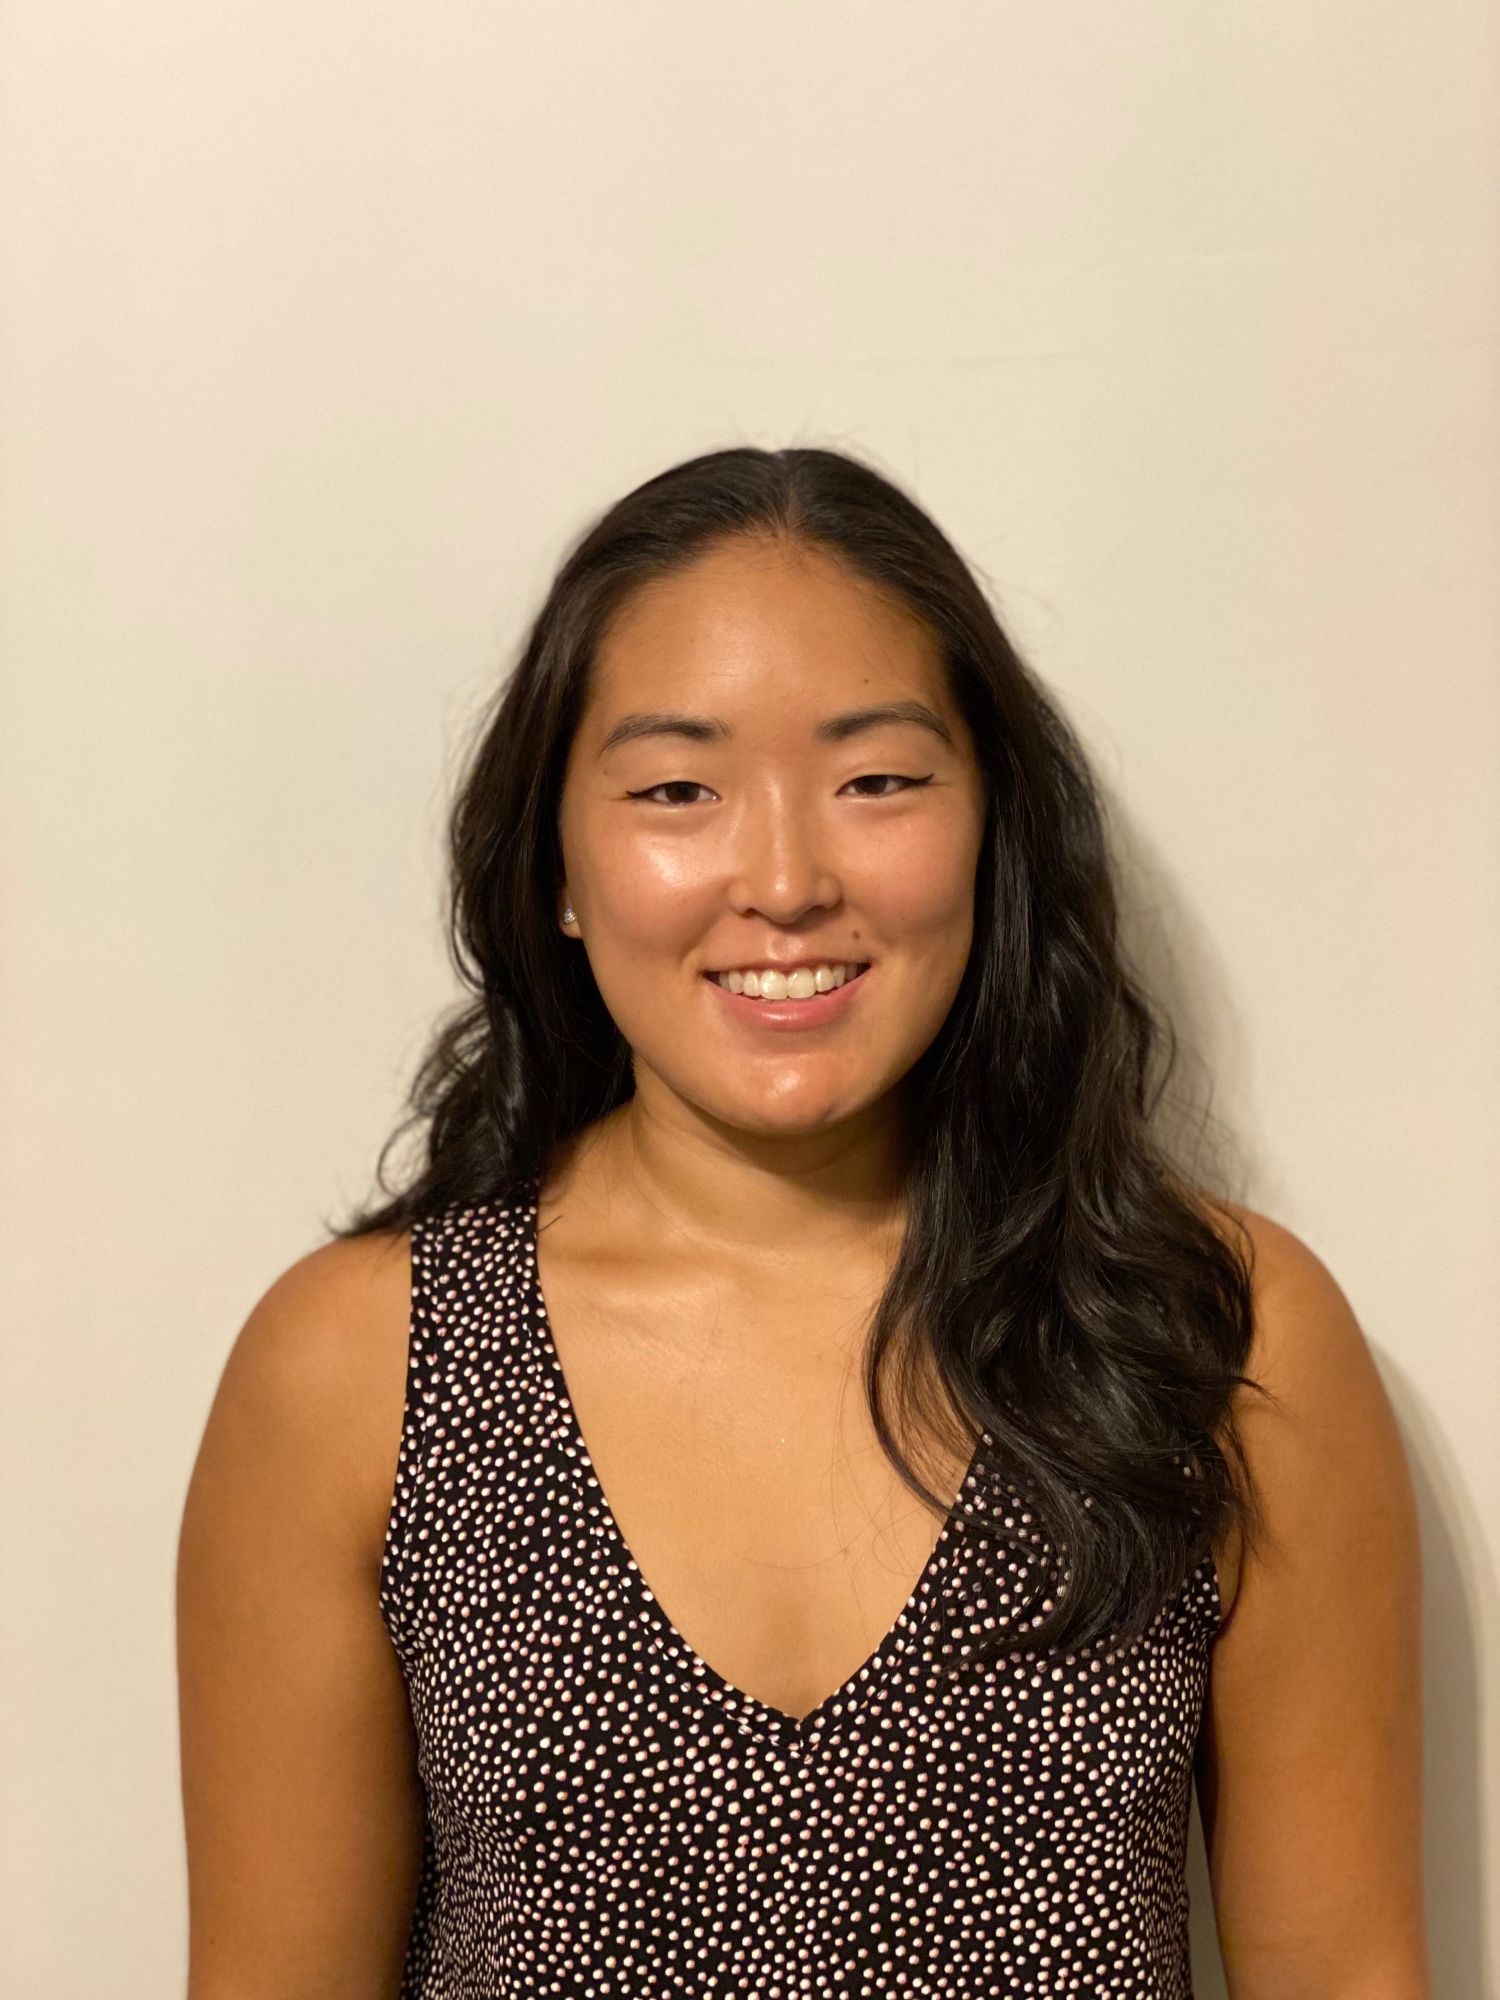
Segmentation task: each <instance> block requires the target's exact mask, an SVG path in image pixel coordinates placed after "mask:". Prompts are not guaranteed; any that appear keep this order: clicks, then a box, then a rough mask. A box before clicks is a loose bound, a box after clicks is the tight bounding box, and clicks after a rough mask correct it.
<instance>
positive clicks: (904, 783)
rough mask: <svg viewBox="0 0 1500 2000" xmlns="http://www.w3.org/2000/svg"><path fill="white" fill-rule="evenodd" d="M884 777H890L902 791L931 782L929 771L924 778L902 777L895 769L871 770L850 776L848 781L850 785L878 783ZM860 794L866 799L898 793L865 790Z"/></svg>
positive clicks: (880, 797)
mask: <svg viewBox="0 0 1500 2000" xmlns="http://www.w3.org/2000/svg"><path fill="white" fill-rule="evenodd" d="M885 778H889V779H891V780H892V781H893V783H895V784H897V785H899V786H900V787H901V790H902V791H904V792H911V791H915V790H916V789H917V787H918V786H919V785H930V784H931V783H932V773H931V772H929V773H928V774H927V776H926V777H925V778H903V777H900V776H899V775H898V774H897V773H896V772H895V771H871V772H870V773H869V774H868V775H867V776H866V777H863V778H851V779H850V780H849V782H850V784H851V785H871V784H879V783H880V782H881V781H882V780H883V779H885ZM861 796H862V797H864V798H867V799H871V798H874V799H893V798H896V797H897V796H898V794H897V793H895V792H865V793H863V794H862V795H861Z"/></svg>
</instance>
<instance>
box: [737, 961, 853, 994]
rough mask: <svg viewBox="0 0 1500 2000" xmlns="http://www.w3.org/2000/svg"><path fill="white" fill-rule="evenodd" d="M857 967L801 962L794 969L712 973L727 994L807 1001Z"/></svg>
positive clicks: (753, 969) (837, 982)
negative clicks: (785, 970) (726, 989)
mask: <svg viewBox="0 0 1500 2000" xmlns="http://www.w3.org/2000/svg"><path fill="white" fill-rule="evenodd" d="M858 970H859V967H858V965H856V964H851V965H818V966H812V965H801V966H798V968H797V970H796V971H795V972H775V971H773V970H772V969H771V968H770V967H769V966H767V967H766V969H765V970H764V971H760V970H758V969H757V968H756V967H753V966H752V967H750V968H749V969H748V970H745V971H735V972H716V973H715V974H714V978H715V979H716V980H717V981H718V983H719V985H720V986H727V987H728V989H729V991H730V992H731V993H743V994H745V995H746V996H747V997H748V998H749V999H751V1000H810V999H811V998H812V996H813V994H814V993H831V992H832V991H833V989H834V987H836V986H842V985H843V983H844V981H845V980H846V979H852V978H853V977H854V975H855V973H856V972H858Z"/></svg>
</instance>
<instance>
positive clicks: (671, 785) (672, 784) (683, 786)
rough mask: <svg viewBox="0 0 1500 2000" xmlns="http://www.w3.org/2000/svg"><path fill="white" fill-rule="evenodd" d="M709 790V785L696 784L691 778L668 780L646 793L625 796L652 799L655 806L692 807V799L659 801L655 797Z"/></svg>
mask: <svg viewBox="0 0 1500 2000" xmlns="http://www.w3.org/2000/svg"><path fill="white" fill-rule="evenodd" d="M707 790H708V787H707V785H700V784H696V783H695V782H694V781H693V779H691V778H668V779H667V781H666V783H665V784H661V785H652V786H651V787H650V789H649V790H648V791H644V792H627V793H626V794H625V796H626V798H627V799H650V800H651V803H652V804H653V805H657V804H660V805H664V806H668V805H691V804H692V803H693V801H692V800H691V799H661V800H658V799H657V798H656V796H655V795H656V793H657V792H706V791H707Z"/></svg>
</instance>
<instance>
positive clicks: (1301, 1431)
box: [1202, 1197, 1410, 1619]
mask: <svg viewBox="0 0 1500 2000" xmlns="http://www.w3.org/2000/svg"><path fill="white" fill-rule="evenodd" d="M1202 1201H1203V1205H1204V1208H1205V1211H1206V1212H1207V1213H1208V1215H1209V1219H1210V1220H1211V1221H1212V1222H1213V1223H1214V1225H1215V1226H1216V1227H1217V1228H1218V1229H1219V1230H1220V1232H1221V1233H1222V1234H1223V1235H1224V1237H1225V1240H1226V1241H1230V1242H1233V1243H1234V1244H1235V1245H1236V1247H1237V1248H1238V1249H1240V1250H1241V1252H1242V1253H1244V1254H1246V1255H1247V1258H1248V1262H1249V1266H1250V1272H1251V1293H1252V1302H1253V1334H1252V1340H1251V1348H1250V1355H1249V1359H1248V1360H1247V1362H1246V1363H1245V1368H1244V1372H1245V1373H1246V1374H1247V1375H1249V1376H1250V1377H1251V1379H1252V1380H1253V1381H1254V1382H1256V1383H1258V1384H1259V1385H1260V1388H1261V1390H1263V1391H1264V1392H1265V1393H1264V1394H1263V1395H1262V1394H1257V1393H1256V1392H1255V1391H1254V1390H1247V1391H1242V1392H1241V1395H1240V1397H1239V1399H1238V1401H1237V1404H1236V1416H1237V1419H1238V1422H1239V1427H1240V1433H1241V1437H1242V1441H1243V1444H1244V1448H1245V1456H1246V1461H1247V1464H1248V1466H1249V1468H1250V1471H1251V1474H1252V1476H1253V1478H1254V1480H1255V1482H1256V1487H1257V1491H1258V1495H1259V1498H1260V1500H1261V1504H1262V1510H1263V1517H1264V1545H1263V1547H1261V1548H1260V1549H1258V1550H1257V1551H1255V1552H1254V1553H1253V1554H1252V1555H1251V1556H1250V1558H1249V1560H1251V1561H1254V1562H1256V1563H1259V1564H1264V1565H1266V1566H1268V1567H1269V1568H1271V1569H1274V1568H1275V1566H1276V1564H1277V1562H1278V1551H1282V1552H1284V1551H1285V1548H1286V1546H1287V1545H1288V1544H1289V1543H1297V1542H1300V1543H1301V1545H1302V1546H1304V1547H1305V1546H1309V1545H1315V1544H1316V1543H1317V1541H1318V1540H1320V1539H1321V1538H1322V1536H1323V1535H1326V1533H1327V1532H1328V1531H1329V1529H1330V1528H1331V1527H1333V1526H1334V1525H1335V1524H1336V1523H1337V1522H1338V1521H1339V1520H1340V1519H1342V1520H1344V1521H1345V1522H1346V1523H1347V1532H1348V1534H1349V1536H1350V1537H1351V1538H1357V1537H1364V1536H1367V1535H1368V1534H1369V1533H1370V1532H1371V1531H1372V1529H1376V1528H1378V1526H1379V1524H1380V1523H1381V1522H1382V1521H1386V1517H1387V1516H1390V1519H1389V1520H1388V1521H1386V1525H1387V1527H1388V1528H1389V1530H1390V1531H1391V1532H1392V1533H1393V1534H1401V1535H1404V1534H1405V1533H1406V1531H1407V1528H1408V1524H1409V1522H1408V1517H1409V1513H1410V1506H1409V1478H1408V1472H1407V1466H1406V1460H1405V1455H1404V1451H1403V1447H1402V1444H1401V1439H1400V1435H1399V1432H1398V1430H1397V1426H1396V1421H1395V1417H1394V1413H1393V1411H1392V1409H1391V1405H1390V1402H1389V1399H1388V1397H1387V1394H1386V1391H1385V1387H1384V1384H1383V1382H1382V1379H1381V1376H1380V1371H1379V1367H1378V1365H1377V1363H1376V1360H1375V1356H1374V1353H1373V1351H1372V1349H1371V1346H1370V1343H1369V1340H1368V1338H1367V1337H1366V1335H1365V1332H1364V1329H1363V1328H1362V1326H1361V1325H1360V1322H1359V1319H1358V1317H1357V1315H1356V1313H1355V1311H1354V1308H1353V1306H1352V1304H1351V1302H1350V1300H1349V1298H1348V1296H1347V1294H1346V1293H1345V1291H1344V1288H1343V1286H1342V1285H1341V1284H1340V1283H1339V1281H1338V1279H1337V1278H1336V1277H1335V1276H1334V1274H1333V1272H1332V1271H1331V1270H1330V1269H1329V1267H1328V1265H1327V1263H1326V1262H1325V1261H1324V1260H1323V1258H1322V1257H1320V1256H1319V1255H1318V1253H1317V1251H1316V1250H1314V1249H1313V1248H1312V1246H1311V1245H1310V1244H1309V1243H1307V1242H1306V1241H1305V1240H1304V1239H1303V1238H1302V1237H1300V1236H1298V1235H1297V1234H1296V1233H1295V1232H1294V1231H1293V1230H1291V1229H1289V1228H1287V1227H1286V1225H1285V1224H1284V1223H1281V1222H1278V1221H1276V1220H1275V1219H1274V1218H1273V1217H1271V1216H1268V1215H1264V1214H1261V1213H1260V1212H1259V1211H1258V1210H1256V1209H1252V1208H1248V1207H1245V1206H1243V1205H1241V1204H1239V1203H1237V1202H1229V1201H1224V1200H1221V1199H1217V1198H1216V1199H1214V1200H1212V1201H1210V1200H1209V1199H1208V1198H1207V1197H1202ZM1319 1524H1321V1525H1319ZM1245 1561H1246V1556H1245V1552H1244V1551H1243V1550H1242V1549H1241V1548H1240V1547H1239V1546H1238V1544H1237V1543H1236V1544H1235V1545H1234V1546H1233V1548H1232V1551H1231V1553H1230V1556H1229V1560H1228V1562H1227V1563H1226V1565H1225V1567H1226V1568H1227V1569H1228V1571H1229V1572H1230V1585H1231V1587H1230V1588H1228V1589H1225V1590H1224V1591H1223V1595H1224V1598H1225V1615H1226V1619H1227V1616H1228V1612H1229V1610H1230V1609H1231V1608H1232V1606H1233V1602H1234V1598H1235V1596H1236V1595H1237V1594H1238V1590H1239V1587H1240V1585H1241V1583H1242V1581H1243V1575H1242V1572H1243V1567H1244V1563H1245Z"/></svg>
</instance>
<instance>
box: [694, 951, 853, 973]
mask: <svg viewBox="0 0 1500 2000" xmlns="http://www.w3.org/2000/svg"><path fill="white" fill-rule="evenodd" d="M869 962H870V961H869V960H868V959H865V958H856V957H855V956H854V953H853V952H852V951H849V952H841V951H820V952H813V953H810V954H809V955H808V956H807V957H805V958H779V957H778V956H777V955H776V953H775V952H771V953H768V955H767V956H766V957H765V958H735V959H731V960H730V961H729V963H728V964H727V965H711V966H710V967H709V968H708V970H709V971H710V972H738V971H739V970H740V969H741V968H742V967H744V966H753V967H754V969H755V970H756V971H757V972H811V971H814V970H816V968H817V967H818V966H820V965H868V964H869Z"/></svg>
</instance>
